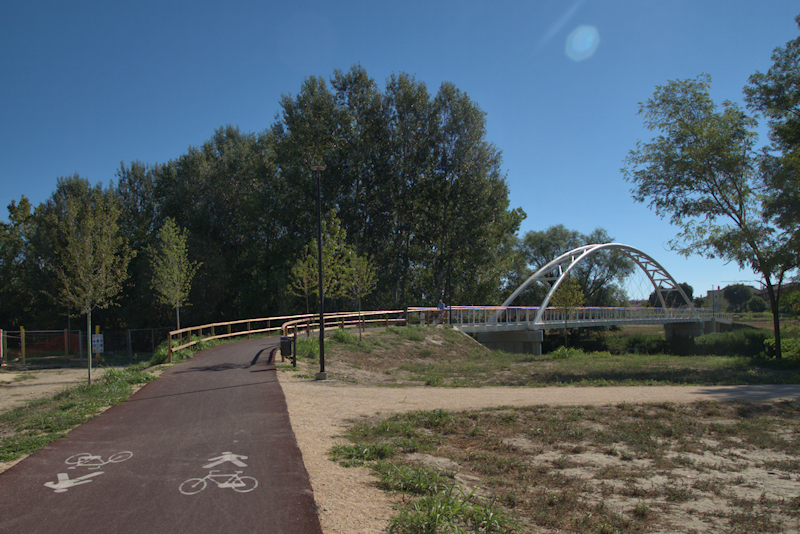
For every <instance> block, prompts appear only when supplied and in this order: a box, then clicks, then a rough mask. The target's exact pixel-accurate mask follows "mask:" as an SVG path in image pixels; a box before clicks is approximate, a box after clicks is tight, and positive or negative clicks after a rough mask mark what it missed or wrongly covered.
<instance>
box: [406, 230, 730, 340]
mask: <svg viewBox="0 0 800 534" xmlns="http://www.w3.org/2000/svg"><path fill="white" fill-rule="evenodd" d="M602 252H616V253H619V254H622V255H623V256H625V257H627V258H629V259H630V260H632V261H633V262H634V263H635V264H636V266H637V267H638V268H639V269H641V270H642V271H643V272H644V274H645V276H646V278H647V280H648V281H649V283H650V284H651V285H652V287H653V291H654V292H655V294H656V295H657V297H658V299H659V303H658V304H660V307H624V308H601V307H580V308H571V309H566V310H565V309H563V308H554V307H550V306H549V304H550V300H551V298H552V297H553V295H554V294H555V292H556V291H557V290H558V288H559V286H560V285H561V284H562V282H564V281H565V280H566V279H567V278H568V276H569V275H570V272H571V271H572V270H573V269H574V268H575V267H576V266H578V265H579V264H580V263H581V262H583V261H586V260H587V259H589V258H591V256H592V255H595V254H599V253H602ZM537 282H538V283H543V284H546V286H547V287H548V288H549V290H548V292H547V295H546V296H545V298H544V300H543V301H542V303H541V305H539V306H534V307H514V306H510V305H511V303H512V302H513V301H514V300H515V299H516V298H517V297H518V296H519V295H520V294H521V293H522V292H523V291H525V289H526V288H527V287H528V286H530V285H531V284H533V283H537ZM672 292H675V293H678V295H679V296H680V297H681V298H682V301H683V302H684V303H686V304H684V305H683V306H681V307H680V308H668V307H667V300H668V298H669V294H670V293H672ZM676 300H677V299H676ZM408 311H409V316H412V314H414V313H419V317H420V320H421V321H424V322H430V321H432V320H439V321H446V322H448V323H449V324H451V325H452V326H454V327H455V328H458V329H459V330H462V331H463V332H466V333H470V334H475V335H476V337H477V339H478V341H480V342H481V343H483V344H484V345H486V346H488V347H490V348H497V349H503V350H506V351H509V352H528V353H534V354H540V353H541V342H542V339H543V331H544V330H546V329H555V328H565V327H567V328H580V327H590V326H614V325H617V326H622V325H643V324H663V325H664V331H665V335H666V337H667V339H670V338H672V337H688V336H699V335H702V334H704V333H709V332H715V331H717V330H718V329H719V325H720V324H730V323H731V317H730V315H725V314H720V313H718V312H715V311H713V310H710V309H700V308H695V307H694V305H693V304H692V302H691V300H690V299H689V298H688V296H687V295H686V293H684V291H683V289H681V287H680V285H679V284H678V283H677V282H676V281H675V279H674V278H672V276H671V275H670V274H669V273H668V272H667V271H666V270H665V269H664V268H663V267H662V266H661V265H660V264H659V263H658V262H657V261H655V260H654V259H653V258H651V257H650V256H648V255H647V254H645V253H644V252H642V251H641V250H638V249H636V248H634V247H631V246H628V245H623V244H620V243H603V244H594V245H584V246H582V247H578V248H576V249H574V250H571V251H569V252H566V253H564V254H562V255H561V256H559V257H558V258H556V259H554V260H553V261H551V262H549V263H547V264H546V265H544V266H543V267H541V268H540V269H539V270H537V271H536V272H535V273H533V275H531V277H530V278H528V279H527V280H526V281H525V282H524V283H523V284H522V285H520V286H519V288H517V290H516V291H514V293H513V294H512V295H511V296H510V297H509V298H508V299H506V301H505V302H504V303H503V304H502V305H500V306H451V307H449V308H447V309H446V310H445V314H444V317H437V315H438V313H439V311H438V310H436V309H435V308H409V310H408Z"/></svg>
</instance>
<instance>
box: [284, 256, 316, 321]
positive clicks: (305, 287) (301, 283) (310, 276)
mask: <svg viewBox="0 0 800 534" xmlns="http://www.w3.org/2000/svg"><path fill="white" fill-rule="evenodd" d="M318 279H319V268H318V267H317V252H315V251H313V250H311V245H310V244H309V245H306V246H305V248H304V249H303V252H302V254H301V256H300V258H299V259H298V260H297V261H295V262H294V264H293V265H292V274H291V280H290V281H291V286H290V287H289V291H290V292H291V293H292V294H293V295H296V296H298V297H303V299H304V300H305V301H306V313H310V306H309V299H310V297H311V295H313V294H315V293H318V292H319V290H318V289H317V288H318V287H319V281H318Z"/></svg>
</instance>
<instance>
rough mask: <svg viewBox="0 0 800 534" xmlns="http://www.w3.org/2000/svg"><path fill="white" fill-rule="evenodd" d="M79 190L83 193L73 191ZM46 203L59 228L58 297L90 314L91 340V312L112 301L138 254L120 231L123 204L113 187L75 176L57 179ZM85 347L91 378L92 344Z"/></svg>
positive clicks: (53, 262)
mask: <svg viewBox="0 0 800 534" xmlns="http://www.w3.org/2000/svg"><path fill="white" fill-rule="evenodd" d="M76 191H82V192H83V193H84V194H70V193H71V192H72V193H74V192H76ZM48 207H49V208H50V209H49V210H47V213H46V215H45V216H46V217H47V218H48V219H49V222H50V223H51V227H52V228H55V230H56V233H55V235H54V236H53V238H54V239H53V240H52V244H53V255H52V256H51V258H50V261H51V262H50V265H49V267H50V269H51V270H52V272H53V273H54V275H55V278H56V280H57V281H58V288H59V292H58V295H57V296H55V298H56V299H57V300H59V301H61V302H62V303H63V304H65V305H66V304H70V305H71V306H73V307H75V308H76V309H78V310H80V311H81V312H82V313H84V314H85V315H86V333H87V339H90V338H91V333H92V310H94V309H95V308H107V307H108V306H110V305H113V304H114V301H115V298H116V296H117V295H118V294H119V292H120V290H121V289H122V283H123V281H124V280H125V279H126V278H127V267H128V263H129V262H130V259H131V257H132V256H133V255H134V252H133V251H132V250H131V249H130V248H129V247H128V244H127V242H126V240H125V238H124V237H123V236H122V235H121V233H120V230H119V223H118V221H119V215H120V208H119V204H118V202H117V199H116V197H115V196H114V193H113V190H111V189H109V190H103V189H102V186H101V185H100V184H98V185H97V186H95V187H91V186H90V185H89V183H88V182H87V181H86V180H84V179H82V178H80V177H79V176H77V175H75V176H73V177H71V178H59V181H58V188H57V191H56V193H55V194H54V196H53V197H51V202H50V204H49V206H48ZM87 351H88V352H89V381H91V379H92V364H91V344H88V343H87Z"/></svg>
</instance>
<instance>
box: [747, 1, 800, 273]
mask: <svg viewBox="0 0 800 534" xmlns="http://www.w3.org/2000/svg"><path fill="white" fill-rule="evenodd" d="M795 21H796V22H797V24H798V26H799V27H800V15H798V16H797V17H796V18H795ZM798 65H800V37H797V38H795V39H793V40H791V41H789V42H788V43H786V45H785V46H783V47H778V48H776V49H775V50H774V51H773V53H772V66H771V67H770V69H769V70H768V71H767V72H766V73H762V72H756V73H755V74H753V75H752V76H750V79H749V83H748V86H747V87H745V89H744V93H745V100H746V102H747V104H748V106H749V107H750V108H751V109H752V110H754V111H756V112H758V113H761V114H762V115H763V116H764V117H766V119H767V124H768V126H769V139H770V144H769V146H767V147H765V149H764V152H763V154H762V155H761V160H760V165H761V166H760V168H761V175H762V177H763V180H764V183H765V185H766V189H765V191H764V193H765V194H766V195H767V201H766V212H767V215H769V216H774V217H775V221H776V223H777V225H778V226H779V227H780V228H781V229H783V230H784V231H785V232H786V233H787V237H788V240H789V244H790V246H791V250H792V251H793V254H791V255H789V256H788V257H787V258H788V259H789V261H790V262H793V265H794V266H795V267H797V266H798V260H797V258H798V256H800V68H798Z"/></svg>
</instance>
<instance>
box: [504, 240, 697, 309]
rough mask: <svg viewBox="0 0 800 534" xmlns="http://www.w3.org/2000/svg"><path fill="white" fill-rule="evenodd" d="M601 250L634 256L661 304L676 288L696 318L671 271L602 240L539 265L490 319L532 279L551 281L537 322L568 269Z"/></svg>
mask: <svg viewBox="0 0 800 534" xmlns="http://www.w3.org/2000/svg"><path fill="white" fill-rule="evenodd" d="M604 250H610V251H618V252H620V253H622V254H623V255H624V256H626V257H628V258H630V259H631V260H633V262H634V263H636V265H637V266H639V268H640V269H642V271H644V273H645V275H646V276H647V278H648V280H650V283H651V284H652V285H653V290H654V291H655V294H656V295H657V296H658V299H659V300H660V301H661V307H662V308H666V307H667V304H666V301H665V300H664V294H663V293H664V291H665V290H666V292H667V293H668V292H670V291H678V292H679V293H680V295H681V296H682V297H683V300H684V301H685V302H687V303H688V305H689V308H690V309H691V312H692V314H693V315H694V316H695V317H697V318H698V320H699V318H700V316H699V314H698V313H697V310H695V308H694V306H693V305H692V302H691V301H690V300H689V298H688V297H687V296H686V293H685V292H684V291H683V289H682V288H681V286H680V285H678V283H677V282H676V281H675V279H674V278H672V275H670V274H669V273H668V272H667V271H666V269H664V267H662V266H661V265H660V264H659V263H658V262H657V261H656V260H654V259H653V258H652V257H650V256H649V255H647V254H645V253H644V252H642V251H641V250H639V249H636V248H634V247H631V246H629V245H623V244H621V243H601V244H594V245H583V246H581V247H578V248H576V249H573V250H570V251H569V252H565V253H564V254H562V255H561V256H559V257H557V258H556V259H554V260H552V261H551V262H549V263H547V264H546V265H544V266H543V267H541V268H540V269H539V270H537V271H536V272H535V273H533V275H531V277H530V278H528V279H527V280H526V281H525V282H524V283H523V284H522V285H520V286H519V287H518V288H517V290H516V291H514V293H512V294H511V296H510V297H508V298H507V299H506V301H505V302H504V303H503V304H502V305H501V306H500V310H498V312H497V313H496V314H495V315H494V317H493V319H492V322H497V320H498V318H499V317H500V314H501V313H502V309H503V308H506V307H508V305H509V304H511V303H512V302H513V301H514V299H516V298H517V297H518V296H519V295H520V293H522V292H523V291H525V289H526V288H527V287H528V286H529V285H530V284H532V283H533V282H544V283H550V284H551V286H550V290H549V291H548V292H547V296H546V297H545V298H544V300H543V301H542V304H541V306H540V307H539V310H538V312H537V313H536V318H535V319H534V324H539V323H540V322H541V321H542V315H543V314H544V312H545V310H546V309H547V305H548V304H549V303H550V299H551V298H552V296H553V294H555V292H556V290H557V289H558V286H560V285H561V282H563V281H564V280H565V278H566V277H567V275H568V274H569V272H570V271H571V270H572V269H573V268H574V267H575V266H576V265H578V263H580V262H581V261H584V260H586V259H587V258H588V257H590V256H591V255H593V254H597V253H598V252H600V251H604Z"/></svg>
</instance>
